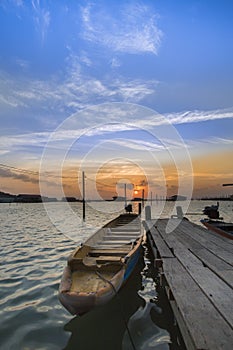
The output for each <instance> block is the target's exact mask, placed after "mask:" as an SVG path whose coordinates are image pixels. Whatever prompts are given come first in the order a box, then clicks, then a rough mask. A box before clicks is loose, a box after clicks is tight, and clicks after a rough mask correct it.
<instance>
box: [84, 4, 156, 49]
mask: <svg viewBox="0 0 233 350" xmlns="http://www.w3.org/2000/svg"><path fill="white" fill-rule="evenodd" d="M110 10H111V11H110ZM115 10H116V11H115V12H114V11H113V10H112V9H111V7H110V6H109V7H108V8H106V9H103V8H100V7H98V5H96V4H93V3H89V4H88V5H87V6H85V7H83V8H82V21H83V33H82V35H83V38H84V39H85V40H88V41H90V42H94V43H97V44H100V45H103V46H105V47H107V48H109V49H111V50H113V51H116V52H125V53H131V54H132V53H133V54H140V53H145V52H148V53H152V54H156V55H157V53H158V49H159V47H160V43H161V39H162V31H161V30H160V29H159V28H158V26H157V23H156V20H157V15H156V14H155V13H154V10H153V9H152V8H150V7H148V6H145V5H143V4H141V3H131V4H125V5H124V6H118V8H116V9H115Z"/></svg>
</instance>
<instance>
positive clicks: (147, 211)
mask: <svg viewBox="0 0 233 350" xmlns="http://www.w3.org/2000/svg"><path fill="white" fill-rule="evenodd" d="M145 218H146V220H151V207H150V205H147V206H146V207H145Z"/></svg>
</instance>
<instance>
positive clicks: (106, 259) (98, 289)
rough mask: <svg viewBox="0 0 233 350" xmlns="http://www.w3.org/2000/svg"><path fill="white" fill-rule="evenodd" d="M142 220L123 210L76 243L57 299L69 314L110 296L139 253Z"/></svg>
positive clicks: (122, 282)
mask: <svg viewBox="0 0 233 350" xmlns="http://www.w3.org/2000/svg"><path fill="white" fill-rule="evenodd" d="M142 239H143V235H142V228H141V222H140V219H139V217H138V216H137V215H135V214H122V215H120V216H118V217H117V218H116V219H114V220H112V221H110V222H109V223H108V224H107V225H105V226H103V227H102V228H101V229H100V230H98V231H97V232H96V233H95V234H94V235H92V236H91V237H90V238H89V239H87V240H86V241H85V243H84V244H82V245H80V246H78V247H77V248H76V249H75V250H74V252H73V253H72V254H71V255H70V257H69V258H68V262H67V266H66V267H65V269H64V272H63V276H62V280H61V283H60V288H59V300H60V302H61V303H62V305H63V306H64V307H65V308H66V309H67V310H68V311H69V312H70V313H71V314H73V315H74V314H79V315H81V314H84V313H86V312H88V311H90V310H91V309H93V308H94V307H95V306H98V305H103V304H105V303H107V302H108V301H109V300H110V299H112V298H113V297H114V296H115V294H116V293H117V292H118V290H119V289H120V288H121V287H122V286H123V284H124V283H125V282H126V280H127V279H128V278H129V276H130V274H131V272H132V271H133V269H134V267H135V265H136V263H137V261H138V258H139V256H140V253H141V243H142Z"/></svg>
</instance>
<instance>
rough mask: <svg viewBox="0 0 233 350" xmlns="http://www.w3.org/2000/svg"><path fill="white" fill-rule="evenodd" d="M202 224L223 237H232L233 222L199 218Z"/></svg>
mask: <svg viewBox="0 0 233 350" xmlns="http://www.w3.org/2000/svg"><path fill="white" fill-rule="evenodd" d="M201 222H202V224H203V225H205V226H206V227H207V228H208V229H209V230H211V231H213V232H215V233H218V234H219V235H221V236H223V237H227V238H229V239H233V224H232V223H228V222H224V221H220V220H211V219H203V220H201Z"/></svg>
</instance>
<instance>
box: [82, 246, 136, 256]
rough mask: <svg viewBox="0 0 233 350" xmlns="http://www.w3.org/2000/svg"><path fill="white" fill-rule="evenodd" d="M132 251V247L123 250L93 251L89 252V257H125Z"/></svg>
mask: <svg viewBox="0 0 233 350" xmlns="http://www.w3.org/2000/svg"><path fill="white" fill-rule="evenodd" d="M129 251H130V247H127V248H121V249H93V250H91V251H90V252H89V256H105V255H111V256H125V255H127V253H128V252H129Z"/></svg>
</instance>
